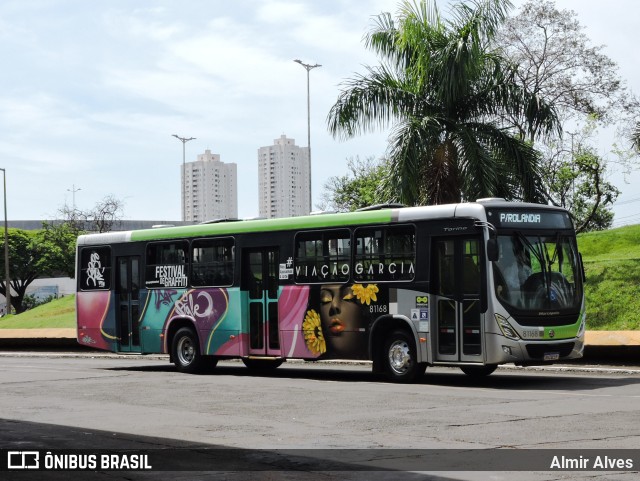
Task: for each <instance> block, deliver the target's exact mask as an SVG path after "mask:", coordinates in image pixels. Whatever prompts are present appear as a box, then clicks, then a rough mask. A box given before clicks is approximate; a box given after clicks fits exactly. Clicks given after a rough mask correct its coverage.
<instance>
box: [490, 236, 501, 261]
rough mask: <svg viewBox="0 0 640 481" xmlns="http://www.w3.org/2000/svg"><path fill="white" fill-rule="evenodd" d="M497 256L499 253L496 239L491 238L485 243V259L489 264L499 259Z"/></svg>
mask: <svg viewBox="0 0 640 481" xmlns="http://www.w3.org/2000/svg"><path fill="white" fill-rule="evenodd" d="M499 256H500V252H499V251H498V239H496V238H495V237H492V238H490V239H489V240H488V241H487V258H488V259H489V260H490V261H491V262H495V261H497V260H498V259H499Z"/></svg>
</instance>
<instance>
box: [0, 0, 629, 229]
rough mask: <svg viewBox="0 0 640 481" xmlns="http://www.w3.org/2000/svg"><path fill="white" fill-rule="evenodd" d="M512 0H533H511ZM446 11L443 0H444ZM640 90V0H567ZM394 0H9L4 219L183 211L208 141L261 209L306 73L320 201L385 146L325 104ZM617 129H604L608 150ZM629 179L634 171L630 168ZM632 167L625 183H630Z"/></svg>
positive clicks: (3, 39)
mask: <svg viewBox="0 0 640 481" xmlns="http://www.w3.org/2000/svg"><path fill="white" fill-rule="evenodd" d="M514 3H515V4H516V6H517V5H520V4H522V1H515V2H514ZM438 4H439V5H440V6H441V8H442V10H443V11H444V12H446V4H445V2H444V1H440V2H439V3H438ZM556 4H557V5H558V7H560V8H567V9H572V10H574V11H576V12H577V13H578V19H579V21H580V23H581V24H582V25H583V26H584V27H585V28H586V33H587V35H588V36H589V37H590V39H591V40H592V43H593V44H594V45H606V48H605V53H606V54H607V55H608V56H609V57H611V58H612V59H613V60H615V61H616V62H617V63H618V65H619V69H620V70H619V71H620V76H621V77H622V78H623V79H625V80H626V81H627V83H628V85H629V87H630V88H631V89H632V90H633V91H634V92H635V93H636V94H640V62H638V60H639V59H638V57H637V52H635V50H636V49H635V43H636V41H635V39H636V36H637V28H638V26H637V20H638V18H640V2H637V0H612V1H610V2H606V4H603V2H602V1H601V0H556ZM397 6H398V1H397V0H357V1H356V0H323V1H315V0H237V1H233V2H229V1H222V0H217V1H214V0H181V1H180V2H177V1H169V0H165V1H162V0H158V1H151V0H110V1H103V2H86V1H84V0H2V1H1V2H0V58H1V59H2V74H1V75H0V168H5V169H6V182H7V212H8V218H9V220H35V219H54V218H56V214H57V212H58V210H59V209H61V208H62V207H63V206H64V205H67V206H73V203H74V201H75V206H76V207H77V208H78V209H90V208H92V207H93V206H94V205H95V204H96V203H97V202H99V201H100V200H101V199H103V198H105V197H106V196H108V195H113V196H115V197H116V198H118V199H120V200H121V201H123V203H124V218H125V219H135V220H143V219H144V220H163V221H167V220H179V219H180V217H181V203H180V196H181V193H180V169H181V165H182V160H183V159H182V152H183V150H182V148H183V146H182V143H181V142H180V141H179V140H178V139H176V138H174V137H172V135H173V134H177V135H178V136H181V137H187V138H188V137H195V140H192V141H190V142H188V143H187V144H186V146H185V150H186V160H187V162H189V161H194V160H196V156H197V155H198V154H202V153H204V151H205V150H206V149H209V150H211V151H212V152H213V153H216V154H219V155H220V156H221V160H222V161H223V162H235V163H236V164H237V166H238V177H239V178H238V204H239V212H238V214H239V217H241V218H244V217H253V216H257V215H258V192H257V191H258V160H257V150H258V148H259V147H262V146H267V145H272V144H273V141H274V139H276V138H279V137H280V136H281V135H283V134H285V135H286V136H287V137H289V138H293V139H295V141H296V144H297V145H299V146H303V147H304V146H306V145H307V83H306V80H307V74H306V71H305V69H304V68H303V67H302V66H300V65H299V64H297V63H295V62H294V61H293V60H294V59H301V60H302V61H303V62H305V63H310V64H316V63H317V64H321V67H318V68H316V69H314V70H312V71H311V72H310V98H311V116H310V125H311V153H312V190H313V204H314V208H315V206H316V205H317V204H318V203H319V201H320V197H321V194H322V191H323V186H324V184H325V182H326V181H327V179H328V178H329V177H331V176H335V175H343V174H345V173H347V167H346V164H347V159H349V158H355V157H357V156H359V157H360V158H363V159H364V158H368V157H371V156H373V157H376V158H379V157H381V156H382V155H383V154H384V152H385V149H386V145H387V137H388V135H389V131H388V130H382V129H379V130H376V131H375V132H373V133H369V134H366V135H362V136H358V137H355V138H353V139H351V140H346V141H343V140H339V139H335V138H333V137H332V136H331V134H330V133H329V132H328V130H327V121H326V119H327V114H328V112H329V109H330V108H331V106H332V105H333V104H334V103H335V101H336V100H337V98H338V95H339V92H340V89H341V84H342V83H343V82H344V81H345V80H347V79H349V78H351V77H353V76H354V74H355V73H363V72H364V71H365V68H364V66H366V65H376V64H377V60H376V57H375V56H374V55H373V54H372V53H371V52H369V51H367V50H366V49H365V47H364V44H363V41H362V38H363V35H364V34H365V33H366V32H367V31H368V30H369V29H370V28H371V26H372V18H373V17H374V16H375V15H377V14H379V13H380V12H383V11H386V12H391V13H395V12H396V11H397ZM611 141H612V138H611V136H610V133H607V132H604V133H602V141H601V142H600V153H601V154H603V155H608V153H607V149H608V145H610V143H611ZM634 179H636V180H640V175H639V174H638V172H635V173H633V174H632V175H631V176H630V177H627V178H626V179H625V177H624V176H623V175H622V174H621V173H613V174H612V177H611V179H610V180H611V181H613V183H614V184H615V185H617V186H618V188H619V189H620V190H621V191H622V195H621V196H620V197H619V199H618V202H617V204H616V206H615V207H614V212H615V214H616V219H615V221H614V225H622V224H628V223H636V222H640V209H639V207H640V189H638V188H637V187H635V185H638V183H637V182H635V185H634V182H633V181H634ZM625 180H626V182H625ZM627 182H628V183H627Z"/></svg>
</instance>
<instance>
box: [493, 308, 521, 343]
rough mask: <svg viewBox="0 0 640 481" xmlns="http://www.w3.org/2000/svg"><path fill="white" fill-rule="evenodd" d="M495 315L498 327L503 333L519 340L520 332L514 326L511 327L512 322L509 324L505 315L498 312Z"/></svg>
mask: <svg viewBox="0 0 640 481" xmlns="http://www.w3.org/2000/svg"><path fill="white" fill-rule="evenodd" d="M495 316H496V322H497V323H498V327H499V328H500V330H501V331H502V334H503V335H504V337H507V338H509V339H513V340H514V341H517V340H518V339H520V336H518V333H517V332H516V330H515V329H514V328H513V327H511V324H509V322H508V321H507V320H506V319H505V317H504V316H501V315H500V314H496V315H495Z"/></svg>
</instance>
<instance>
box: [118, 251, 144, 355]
mask: <svg viewBox="0 0 640 481" xmlns="http://www.w3.org/2000/svg"><path fill="white" fill-rule="evenodd" d="M116 279H117V283H116V315H117V319H116V322H117V325H118V338H119V339H120V347H119V350H120V351H123V352H141V347H140V256H124V257H117V258H116Z"/></svg>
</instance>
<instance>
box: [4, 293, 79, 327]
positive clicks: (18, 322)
mask: <svg viewBox="0 0 640 481" xmlns="http://www.w3.org/2000/svg"><path fill="white" fill-rule="evenodd" d="M65 327H70V328H75V327H76V296H75V295H73V296H65V297H62V298H60V299H57V300H55V301H51V302H48V303H46V304H42V305H41V306H38V307H36V308H35V309H31V310H29V311H27V312H23V313H22V314H18V315H11V316H6V317H3V318H0V329H41V328H65Z"/></svg>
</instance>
